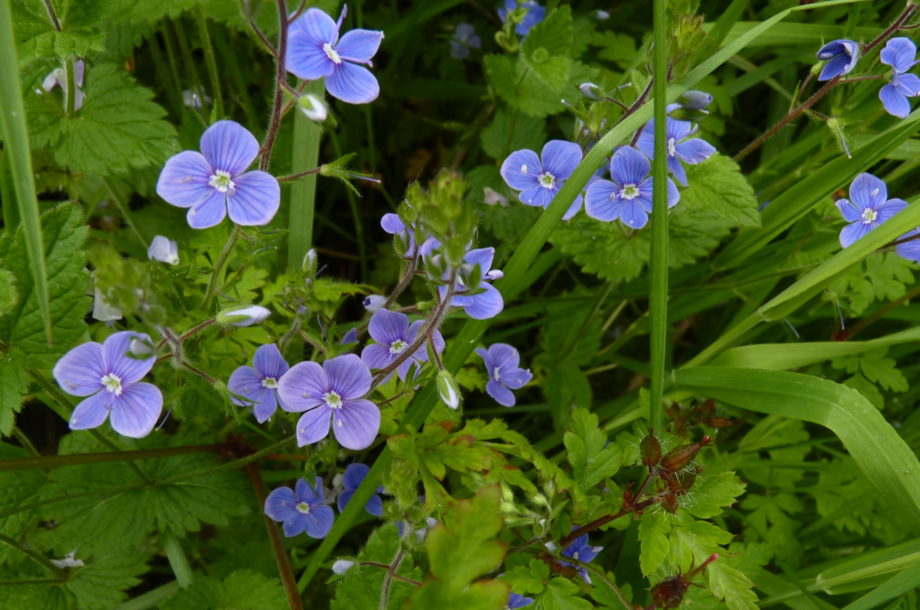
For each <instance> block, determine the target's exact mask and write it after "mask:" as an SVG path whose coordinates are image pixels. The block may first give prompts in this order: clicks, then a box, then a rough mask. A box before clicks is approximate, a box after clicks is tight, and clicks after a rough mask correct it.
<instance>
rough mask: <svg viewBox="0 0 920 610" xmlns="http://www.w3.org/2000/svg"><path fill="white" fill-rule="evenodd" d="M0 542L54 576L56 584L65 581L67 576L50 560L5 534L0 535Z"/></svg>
mask: <svg viewBox="0 0 920 610" xmlns="http://www.w3.org/2000/svg"><path fill="white" fill-rule="evenodd" d="M0 542H2V543H3V544H5V545H7V546H9V547H11V548H14V549H16V550H17V551H19V552H21V553H24V554H26V555H28V556H29V557H30V558H31V559H32V560H34V561H35V562H36V563H37V564H39V565H41V566H42V567H44V568H46V569H47V570H48V571H50V572H51V573H52V574H54V576H55V578H56V579H57V582H62V581H64V580H66V579H67V575H66V573H65V572H64V570H62V569H61V568H59V567H57V566H56V565H54V564H53V563H51V560H50V559H48V558H47V557H45V556H44V555H42V554H41V553H38V552H36V551H33V550H32V549H30V548H28V547H27V546H25V545H23V544H20V543H19V541H18V540H16V539H14V538H10V537H9V536H7V535H5V534H0Z"/></svg>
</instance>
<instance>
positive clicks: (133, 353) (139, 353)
mask: <svg viewBox="0 0 920 610" xmlns="http://www.w3.org/2000/svg"><path fill="white" fill-rule="evenodd" d="M154 353H156V349H154V346H153V344H152V343H150V342H149V341H144V340H143V339H138V338H136V337H135V338H134V339H131V343H130V346H129V347H128V355H129V356H130V357H132V358H137V359H138V360H145V359H147V358H150V357H151V356H153V355H154Z"/></svg>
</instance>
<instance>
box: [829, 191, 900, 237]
mask: <svg viewBox="0 0 920 610" xmlns="http://www.w3.org/2000/svg"><path fill="white" fill-rule="evenodd" d="M836 203H837V207H838V208H839V209H840V212H841V213H842V214H843V218H844V220H846V221H847V222H848V223H850V224H848V225H847V226H845V227H844V228H843V230H842V231H840V245H841V246H843V247H844V248H846V247H847V246H849V245H851V244H852V243H853V242H855V241H856V240H858V239H861V238H862V237H864V236H865V235H866V234H867V233H868V232H869V231H871V230H872V229H874V228H875V227H877V226H879V225H880V224H882V223H883V222H885V221H886V220H888V219H889V218H891V217H892V216H894V215H895V214H897V213H898V212H900V211H901V210H903V209H904V208H906V207H907V202H906V201H904V200H903V199H888V187H886V186H885V183H884V182H882V181H881V180H879V179H878V178H876V177H875V176H873V175H872V174H866V173H863V174H860V175H858V176H856V178H855V179H854V180H853V184H851V185H850V198H849V199H838V200H837V202H836Z"/></svg>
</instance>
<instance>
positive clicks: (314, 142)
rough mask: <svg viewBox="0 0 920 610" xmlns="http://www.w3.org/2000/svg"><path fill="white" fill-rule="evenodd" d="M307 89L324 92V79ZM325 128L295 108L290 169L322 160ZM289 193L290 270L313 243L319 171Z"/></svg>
mask: <svg viewBox="0 0 920 610" xmlns="http://www.w3.org/2000/svg"><path fill="white" fill-rule="evenodd" d="M305 93H312V94H314V95H317V96H320V97H321V96H322V93H323V83H322V82H321V81H313V82H311V83H310V84H308V85H307V88H306V90H305ZM322 135H323V129H322V127H320V125H319V124H318V123H316V122H314V121H311V120H310V119H308V118H307V117H306V115H305V114H304V113H303V112H300V111H295V112H294V141H293V144H292V145H291V173H292V174H297V173H299V172H304V171H307V170H310V169H313V168H315V167H316V166H317V164H318V163H319V142H320V139H321V137H322ZM288 192H289V196H288V264H287V266H288V271H292V272H293V271H296V270H298V269H300V267H301V265H302V264H303V259H304V256H306V254H307V251H308V250H309V249H310V247H311V246H312V245H313V217H314V215H315V212H316V174H308V175H307V176H304V177H303V178H301V179H300V180H297V181H295V182H294V183H293V184H292V185H291V187H290V190H289V191H288Z"/></svg>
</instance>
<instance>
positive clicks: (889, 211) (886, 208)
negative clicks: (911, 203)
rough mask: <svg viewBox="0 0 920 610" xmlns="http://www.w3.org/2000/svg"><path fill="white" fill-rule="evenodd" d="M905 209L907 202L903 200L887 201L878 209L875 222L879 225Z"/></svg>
mask: <svg viewBox="0 0 920 610" xmlns="http://www.w3.org/2000/svg"><path fill="white" fill-rule="evenodd" d="M906 207H907V202H906V201H904V200H903V199H889V200H888V201H886V202H885V203H883V204H882V205H880V206H879V207H878V216H877V217H876V221H877V222H878V223H879V224H881V223H883V222H885V221H886V220H889V219H891V217H892V216H894V215H895V214H897V213H898V212H900V211H901V210H903V209H904V208H906Z"/></svg>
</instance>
